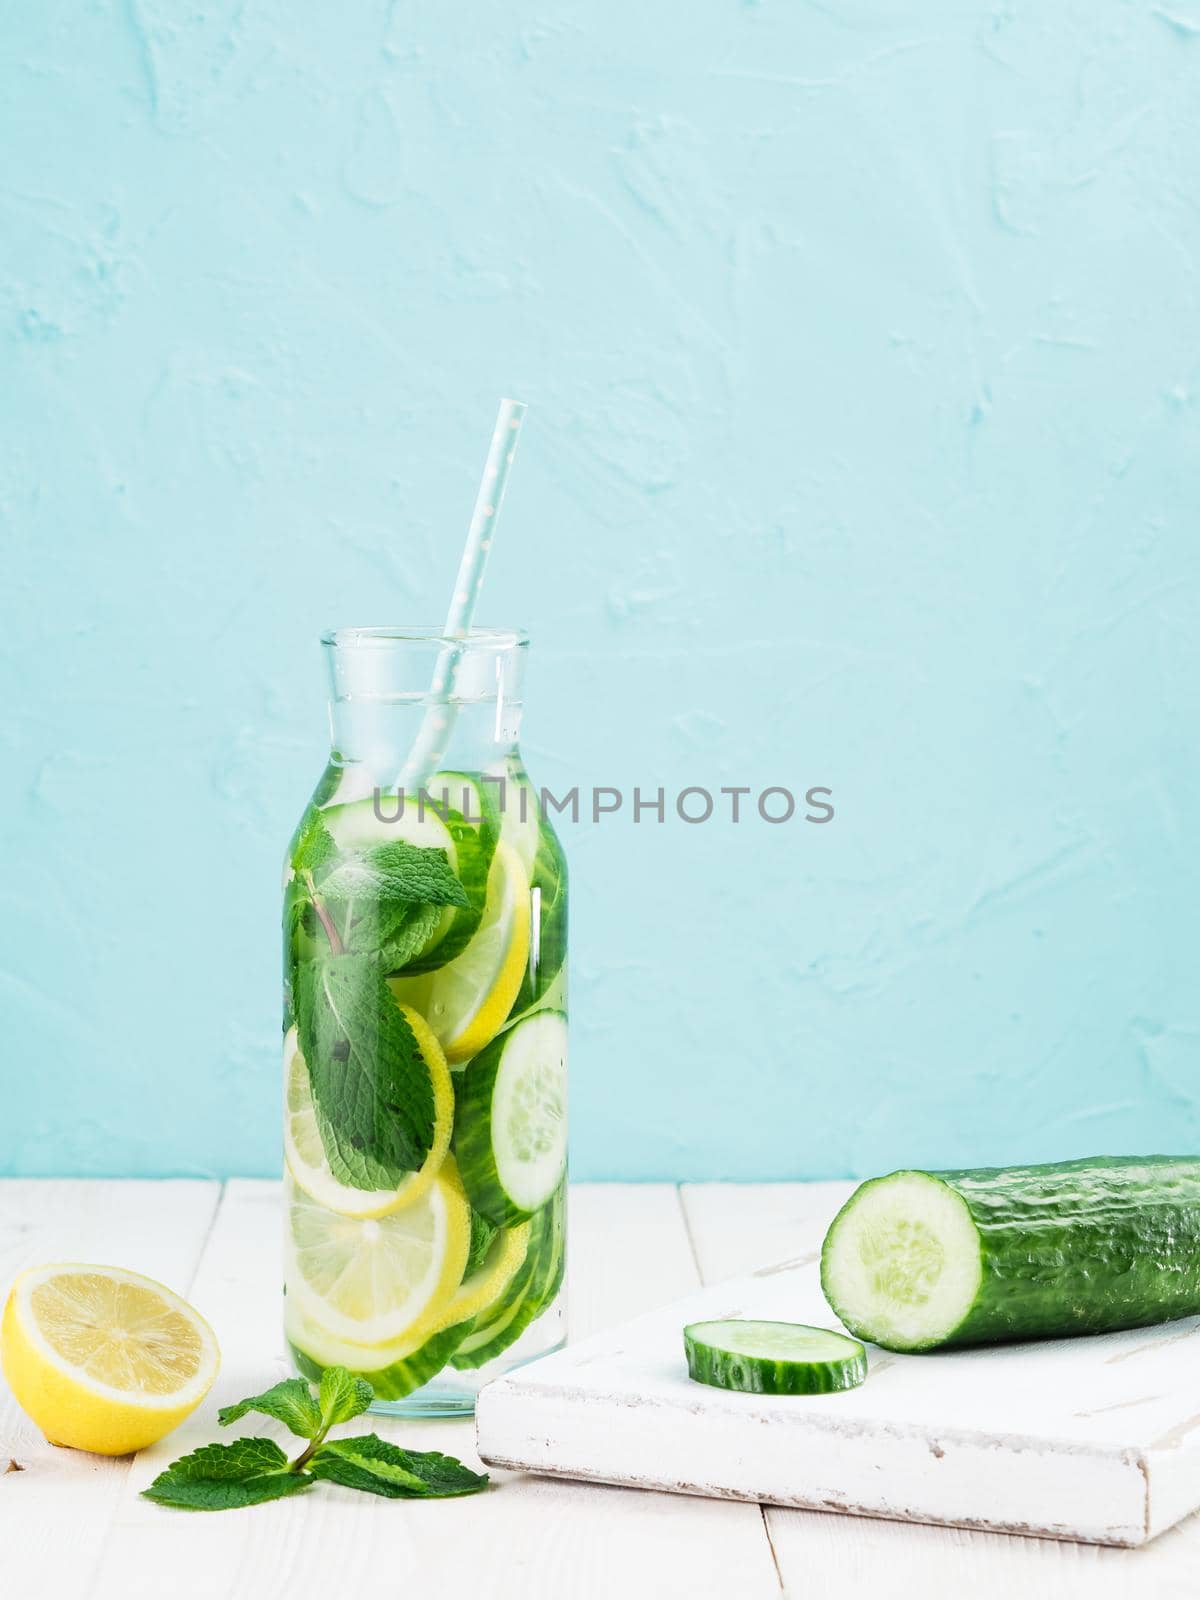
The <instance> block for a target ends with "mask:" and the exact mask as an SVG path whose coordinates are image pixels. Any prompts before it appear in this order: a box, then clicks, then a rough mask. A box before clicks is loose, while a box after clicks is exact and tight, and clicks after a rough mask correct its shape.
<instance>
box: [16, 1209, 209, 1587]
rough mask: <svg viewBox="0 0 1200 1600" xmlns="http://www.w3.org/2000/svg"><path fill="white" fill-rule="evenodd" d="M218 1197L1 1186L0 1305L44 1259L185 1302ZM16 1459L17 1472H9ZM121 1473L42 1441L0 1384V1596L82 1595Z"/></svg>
mask: <svg viewBox="0 0 1200 1600" xmlns="http://www.w3.org/2000/svg"><path fill="white" fill-rule="evenodd" d="M219 1192H220V1186H219V1185H218V1184H216V1183H210V1182H203V1181H196V1180H191V1179H179V1180H171V1181H166V1182H151V1181H140V1180H130V1179H123V1180H113V1181H106V1180H99V1179H48V1178H31V1179H5V1180H3V1181H0V1298H7V1296H8V1288H9V1285H10V1283H11V1281H12V1279H13V1278H14V1277H15V1276H16V1274H17V1273H18V1272H20V1271H22V1270H23V1269H24V1268H26V1267H30V1266H36V1265H38V1264H39V1263H41V1262H45V1261H101V1262H111V1263H113V1264H116V1265H121V1266H128V1267H130V1268H132V1269H133V1270H135V1271H138V1272H143V1273H145V1274H147V1275H148V1276H149V1277H152V1278H157V1279H159V1280H160V1281H161V1282H163V1283H166V1284H167V1285H169V1286H170V1287H171V1288H173V1289H175V1290H177V1291H178V1292H180V1293H182V1294H188V1293H189V1291H190V1287H191V1280H192V1274H193V1272H194V1271H195V1268H196V1264H197V1262H198V1260H199V1258H200V1254H201V1251H202V1249H203V1245H204V1240H205V1237H206V1234H207V1232H208V1229H209V1226H210V1224H211V1222H212V1218H213V1214H214V1211H215V1209H216V1205H217V1199H218V1195H219ZM14 1461H15V1462H16V1463H17V1464H18V1466H19V1467H20V1468H21V1469H22V1470H20V1471H6V1470H5V1469H6V1468H8V1466H9V1463H10V1462H14ZM128 1474H129V1458H128V1457H127V1456H124V1457H118V1458H116V1459H107V1458H105V1457H104V1456H94V1455H85V1454H82V1453H80V1452H78V1451H75V1450H62V1449H57V1448H55V1447H54V1446H53V1445H49V1444H47V1443H46V1441H45V1439H44V1438H43V1437H42V1436H41V1434H40V1432H39V1431H38V1429H37V1428H36V1427H35V1425H34V1424H33V1423H32V1422H31V1421H30V1420H29V1418H28V1417H26V1416H25V1415H24V1413H23V1412H22V1411H21V1410H20V1409H19V1408H18V1406H17V1404H16V1402H15V1401H14V1400H13V1398H12V1396H11V1394H9V1392H8V1390H7V1388H6V1387H4V1386H2V1385H0V1525H2V1526H3V1529H4V1534H3V1550H4V1576H3V1580H2V1581H0V1587H2V1588H3V1589H4V1592H5V1593H6V1594H10V1595H12V1596H14V1600H15V1597H18V1596H19V1597H20V1600H74V1597H76V1596H78V1597H82V1596H84V1595H85V1594H86V1593H87V1591H88V1588H89V1585H90V1580H91V1575H92V1571H93V1568H94V1567H95V1565H96V1562H97V1560H98V1558H99V1555H100V1552H101V1549H102V1547H103V1543H104V1539H105V1537H106V1534H107V1531H108V1526H109V1522H110V1519H111V1518H112V1516H113V1514H114V1512H115V1509H116V1507H117V1505H118V1503H119V1502H120V1500H121V1497H122V1495H123V1494H124V1493H125V1486H126V1480H127V1478H128Z"/></svg>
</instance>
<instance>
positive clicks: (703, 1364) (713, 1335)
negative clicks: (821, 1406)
mask: <svg viewBox="0 0 1200 1600" xmlns="http://www.w3.org/2000/svg"><path fill="white" fill-rule="evenodd" d="M683 1347H684V1350H685V1351H686V1352H687V1364H688V1373H689V1375H690V1376H691V1377H693V1378H694V1379H695V1380H696V1382H697V1383H707V1384H710V1385H711V1386H712V1387H713V1388H714V1389H736V1390H738V1391H739V1392H741V1393H743V1394H832V1393H833V1392H835V1391H836V1390H838V1389H855V1388H857V1387H858V1385H859V1384H860V1383H861V1382H862V1381H863V1379H864V1378H865V1377H866V1375H867V1352H866V1351H865V1350H864V1349H863V1347H862V1345H861V1344H859V1342H858V1340H857V1339H848V1338H846V1336H845V1334H842V1333H834V1332H833V1331H832V1330H831V1329H829V1328H810V1327H808V1326H806V1325H805V1324H804V1323H802V1322H751V1321H748V1320H745V1321H743V1320H739V1319H733V1320H729V1321H726V1322H693V1323H691V1324H690V1326H688V1327H686V1328H685V1329H684V1330H683Z"/></svg>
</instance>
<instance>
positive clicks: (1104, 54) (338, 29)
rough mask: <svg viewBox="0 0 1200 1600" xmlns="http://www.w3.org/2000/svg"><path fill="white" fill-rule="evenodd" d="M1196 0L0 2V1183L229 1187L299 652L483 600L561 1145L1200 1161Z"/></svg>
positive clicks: (876, 1162) (255, 1058) (253, 1124)
mask: <svg viewBox="0 0 1200 1600" xmlns="http://www.w3.org/2000/svg"><path fill="white" fill-rule="evenodd" d="M1198 136H1200V4H1197V3H1196V0H1169V3H1168V4H1165V5H1163V6H1158V7H1151V6H1148V5H1140V4H1130V3H1121V0H1086V3H1085V0H1074V3H1070V0H1067V3H1062V4H1056V5H1054V6H1051V7H1047V6H1045V5H1044V4H1041V3H1039V0H997V3H980V0H921V3H919V4H918V3H915V0H904V3H893V0H886V3H885V0H874V3H871V0H839V3H837V4H834V3H829V4H821V3H809V4H800V3H788V0H761V3H757V4H755V3H736V0H687V4H684V3H683V0H673V3H670V4H668V3H665V0H664V3H661V4H658V5H646V4H645V0H603V3H582V0H555V3H554V4H552V5H551V4H549V3H548V0H541V3H540V4H525V3H522V0H517V3H515V4H514V3H506V4H489V3H484V0H457V3H455V4H453V5H450V4H445V3H442V4H436V3H433V0H425V3H420V4H402V3H397V4H394V5H384V4H377V3H371V4H368V3H362V0H351V3H347V4H345V5H342V6H337V7H331V6H320V7H318V6H311V7H308V6H297V5H295V4H294V3H286V4H285V3H284V0H211V3H210V4H208V5H206V6H205V7H203V8H198V7H194V6H181V5H178V4H175V3H174V0H96V3H90V4H89V3H83V0H80V3H77V4H67V3H65V0H44V3H39V4H37V5H25V6H19V7H12V6H10V7H8V8H6V10H5V13H4V16H3V20H2V22H0V155H2V167H0V427H2V430H3V433H2V437H3V447H2V448H0V521H2V529H3V534H2V536H3V586H4V594H5V606H4V616H5V627H4V632H3V642H2V645H0V685H2V687H3V696H4V699H3V707H4V710H3V716H2V717H0V752H2V757H3V773H4V780H3V784H2V786H0V830H2V831H0V840H2V846H0V848H2V861H0V1019H2V1025H3V1049H2V1059H3V1062H4V1067H3V1113H2V1114H0V1167H2V1168H3V1169H4V1170H9V1171H18V1172H26V1173H58V1172H63V1173H210V1172H212V1173H255V1172H269V1171H272V1170H275V1168H276V1166H277V1162H278V1134H277V1116H278V1109H277V1107H278V1082H277V1037H278V958H277V936H276V916H277V911H276V907H277V895H278V885H279V864H280V856H281V852H282V848H283V844H284V842H285V840H286V837H287V835H288V833H289V831H290V828H291V825H292V822H293V821H294V819H295V817H296V816H297V815H298V813H299V810H300V808H301V806H302V804H303V801H304V799H305V797H306V794H307V792H308V790H309V789H310V788H311V786H312V784H313V783H314V781H315V779H316V777H317V775H318V773H319V771H320V768H321V765H322V762H323V758H324V748H325V745H324V739H325V723H324V713H323V705H322V701H323V694H324V686H323V681H322V677H321V664H320V660H319V652H318V649H317V644H316V640H317V635H318V633H319V632H320V630H321V629H322V628H324V627H325V626H328V625H329V624H331V623H379V622H389V621H390V622H395V621H421V622H435V621H437V620H439V619H440V617H441V615H442V614H443V612H444V607H445V603H446V598H447V595H448V592H449V588H450V584H451V582H452V578H453V573H454V568H455V564H456V560H457V551H458V547H459V545H460V542H461V538H462V534H463V531H464V529H465V524H466V520H467V515H468V512H469V509H470V504H471V500H472V497H473V492H474V485H475V482H476V478H477V475H478V472H479V469H480V466H481V464H482V460H483V455H484V452H485V449H486V445H487V438H488V432H489V429H490V426H491V422H492V417H493V414H494V409H495V404H496V401H497V399H498V397H499V396H500V395H501V394H505V393H513V394H517V395H519V396H520V397H522V398H523V399H525V400H527V401H528V402H529V404H530V412H529V419H528V423H527V426H526V429H525V435H524V442H523V444H522V451H521V457H520V461H519V464H518V470H517V475H516V480H515V482H514V485H513V488H512V491H511V495H510V498H509V502H508V505H507V507H506V512H505V517H504V522H503V528H502V533H501V537H500V539H499V541H498V545H497V550H496V554H495V560H494V562H493V565H492V569H491V572H490V575H489V578H488V585H487V597H486V604H485V607H484V610H485V612H486V616H485V617H484V618H483V619H482V620H486V621H493V622H500V623H512V624H523V625H525V626H526V627H528V628H529V629H530V630H531V631H532V632H533V634H534V636H535V650H534V655H533V657H532V660H531V672H530V686H529V709H528V713H527V718H526V740H525V749H526V755H527V759H528V762H529V765H530V767H531V769H532V771H533V773H534V775H535V777H536V778H537V779H538V780H539V781H540V782H542V783H545V784H547V785H549V786H551V787H561V786H563V785H568V784H570V783H573V782H577V783H580V784H582V785H584V786H589V785H591V784H594V783H603V784H612V785H619V786H622V787H625V788H627V789H632V787H633V785H634V784H640V785H642V786H643V787H645V788H649V789H653V788H656V787H657V786H658V785H659V784H662V785H664V786H666V787H667V789H668V790H670V791H674V790H676V789H678V788H680V787H682V786H684V785H687V784H702V785H708V786H710V787H716V786H719V785H720V784H738V783H743V784H750V785H753V786H755V787H761V786H762V785H765V784H782V785H788V786H791V787H792V788H794V789H796V790H797V791H801V792H802V791H803V790H804V789H805V788H806V787H808V786H809V785H812V784H825V785H828V786H830V787H831V788H832V789H833V791H834V799H835V804H836V807H837V816H836V819H835V821H834V822H833V823H831V824H829V825H827V826H824V827H817V826H812V825H807V824H803V823H801V822H799V821H793V822H792V823H790V824H787V825H783V826H775V827H773V826H769V825H767V824H765V823H763V822H761V821H759V820H756V819H755V820H749V821H746V822H744V823H742V824H740V825H738V826H736V827H735V826H733V825H732V824H730V823H728V822H725V823H723V824H718V823H710V824H708V825H705V826H699V827H689V826H686V825H684V824H682V823H680V822H678V821H677V820H675V821H669V822H667V823H665V824H663V825H662V826H657V825H655V824H654V823H653V822H651V821H647V820H645V819H643V821H642V823H641V824H640V825H639V826H636V827H635V826H634V825H633V824H632V822H631V821H630V820H629V819H628V817H627V816H621V817H619V818H615V819H612V820H610V821H608V822H605V823H604V824H602V825H600V826H598V827H593V826H584V825H582V824H581V825H580V826H579V827H577V828H574V829H568V830H566V834H567V844H568V847H569V850H570V854H571V859H572V863H573V867H574V900H573V911H574V920H573V941H574V951H575V961H574V975H575V976H574V993H573V1001H574V1013H575V1031H574V1041H575V1044H574V1103H573V1114H574V1133H573V1159H574V1164H575V1171H576V1173H577V1174H578V1175H580V1176H583V1177H597V1176H611V1177H631V1178H655V1177H690V1178H704V1177H738V1178H766V1177H780V1178H787V1177H805V1176H818V1175H828V1174H838V1173H865V1172H869V1171H871V1170H875V1169H879V1168H884V1167H887V1166H890V1165H895V1164H899V1163H909V1162H913V1163H941V1164H948V1165H953V1164H958V1163H965V1162H983V1161H1004V1160H1016V1159H1021V1158H1043V1159H1045V1158H1052V1157H1056V1156H1070V1155H1077V1154H1083V1153H1086V1152H1092V1151H1100V1150H1112V1151H1116V1150H1129V1151H1135V1150H1144V1149H1150V1148H1156V1147H1170V1148H1174V1149H1187V1148H1194V1147H1195V1145H1196V1141H1197V1138H1198V1136H1200V1104H1198V1098H1197V1097H1198V1094H1200V1073H1198V1067H1200V1050H1198V1047H1197V1039H1198V1033H1197V1029H1198V1027H1200V994H1198V990H1200V986H1198V984H1197V978H1196V964H1197V944H1198V941H1197V933H1198V931H1200V930H1198V927H1197V921H1198V918H1197V902H1198V899H1200V873H1198V870H1197V846H1196V837H1195V836H1196V817H1197V788H1198V781H1200V762H1198V759H1197V750H1196V743H1197V714H1198V712H1200V704H1198V701H1200V643H1198V640H1200V616H1198V614H1197V598H1196V597H1197V590H1196V580H1197V575H1198V564H1200V556H1198V548H1197V519H1196V506H1197V493H1196V472H1197V461H1198V459H1200V458H1198V454H1197V447H1198V446H1200V423H1198V417H1200V411H1198V400H1197V396H1198V393H1200V390H1198V385H1200V348H1198V338H1197V333H1198V325H1197V309H1198V305H1197V301H1198V287H1200V285H1198V279H1197V261H1198V260H1200V148H1198Z"/></svg>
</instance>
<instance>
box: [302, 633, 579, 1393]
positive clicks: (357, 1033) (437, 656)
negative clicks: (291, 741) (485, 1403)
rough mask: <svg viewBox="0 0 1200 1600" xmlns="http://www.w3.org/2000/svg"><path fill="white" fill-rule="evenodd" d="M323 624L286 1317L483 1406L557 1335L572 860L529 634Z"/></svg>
mask: <svg viewBox="0 0 1200 1600" xmlns="http://www.w3.org/2000/svg"><path fill="white" fill-rule="evenodd" d="M322 643H323V645H324V648H325V652H326V659H327V663H328V667H329V677H330V726H331V732H332V742H333V751H332V754H331V756H330V759H329V763H328V765H327V766H326V768H325V771H324V773H323V775H322V777H321V779H320V782H319V783H318V785H317V788H316V791H315V792H314V794H313V797H312V800H311V801H310V803H309V805H308V807H307V808H306V810H305V812H304V815H303V816H302V818H301V820H300V823H299V825H298V826H297V828H296V831H295V833H294V835H293V837H292V841H291V845H290V848H289V851H288V859H287V864H286V867H285V884H284V914H283V925H284V940H283V943H284V1146H285V1155H286V1163H285V1172H284V1189H285V1197H284V1210H285V1225H284V1242H285V1291H284V1292H285V1326H286V1332H287V1338H288V1343H289V1346H290V1349H291V1352H292V1356H293V1359H294V1360H295V1363H296V1365H297V1367H298V1369H299V1370H300V1371H301V1372H302V1373H304V1374H305V1375H306V1376H308V1377H310V1378H313V1379H317V1378H319V1377H320V1373H321V1371H322V1370H323V1369H324V1368H325V1367H327V1366H335V1365H336V1366H344V1367H347V1368H349V1369H350V1371H352V1372H355V1373H360V1374H361V1375H362V1376H363V1377H365V1378H366V1379H367V1380H368V1381H369V1382H370V1383H371V1384H372V1385H373V1387H374V1389H375V1393H376V1397H377V1405H378V1406H379V1407H380V1408H381V1409H386V1410H389V1411H395V1412H401V1413H405V1414H418V1413H419V1414H425V1415H429V1414H446V1413H454V1412H464V1411H469V1410H471V1408H472V1406H473V1404H474V1397H475V1393H476V1391H477V1390H478V1388H479V1386H480V1385H481V1384H482V1383H483V1382H485V1381H487V1379H489V1378H491V1377H493V1376H495V1375H496V1374H497V1373H499V1372H503V1371H505V1370H507V1369H508V1368H509V1367H511V1366H514V1365H517V1364H518V1363H520V1362H522V1361H525V1360H529V1359H531V1358H532V1357H534V1356H538V1355H543V1354H545V1353H546V1352H547V1351H548V1350H552V1349H554V1348H556V1347H557V1346H558V1345H559V1344H561V1342H562V1337H563V1298H564V1297H563V1292H562V1280H563V1261H564V1251H565V1202H566V1051H567V1025H566V1012H567V965H566V956H567V949H566V943H567V940H566V935H567V873H566V863H565V861H564V858H563V853H562V849H561V847H560V845H559V842H558V839H557V837H556V836H555V833H554V830H553V828H552V827H551V826H550V824H549V822H548V820H547V819H546V817H545V816H544V815H543V814H542V808H541V807H540V806H539V804H538V796H537V793H536V791H535V789H534V787H533V785H532V783H531V782H530V779H529V777H528V775H527V773H526V771H525V768H524V765H523V763H522V760H521V756H520V752H519V749H518V745H517V738H518V733H519V729H520V722H521V712H522V701H521V691H522V678H523V673H524V663H525V657H526V654H527V651H528V639H527V638H526V637H525V635H523V634H520V633H516V632H505V631H500V630H485V629H478V630H473V631H472V632H471V633H470V634H469V635H468V636H467V637H466V638H465V639H461V640H458V639H456V640H450V639H444V638H443V637H441V635H440V634H439V633H438V632H437V630H434V629H423V628H346V629H339V630H337V631H335V632H332V633H329V634H326V635H325V637H324V639H323V641H322ZM439 672H441V673H442V678H441V679H440V680H439V679H438V678H436V677H435V674H437V673H439ZM440 683H445V684H447V685H448V686H446V687H442V688H441V690H440V692H435V691H436V690H438V688H439V684H440ZM431 685H432V686H433V687H432V688H431Z"/></svg>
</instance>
